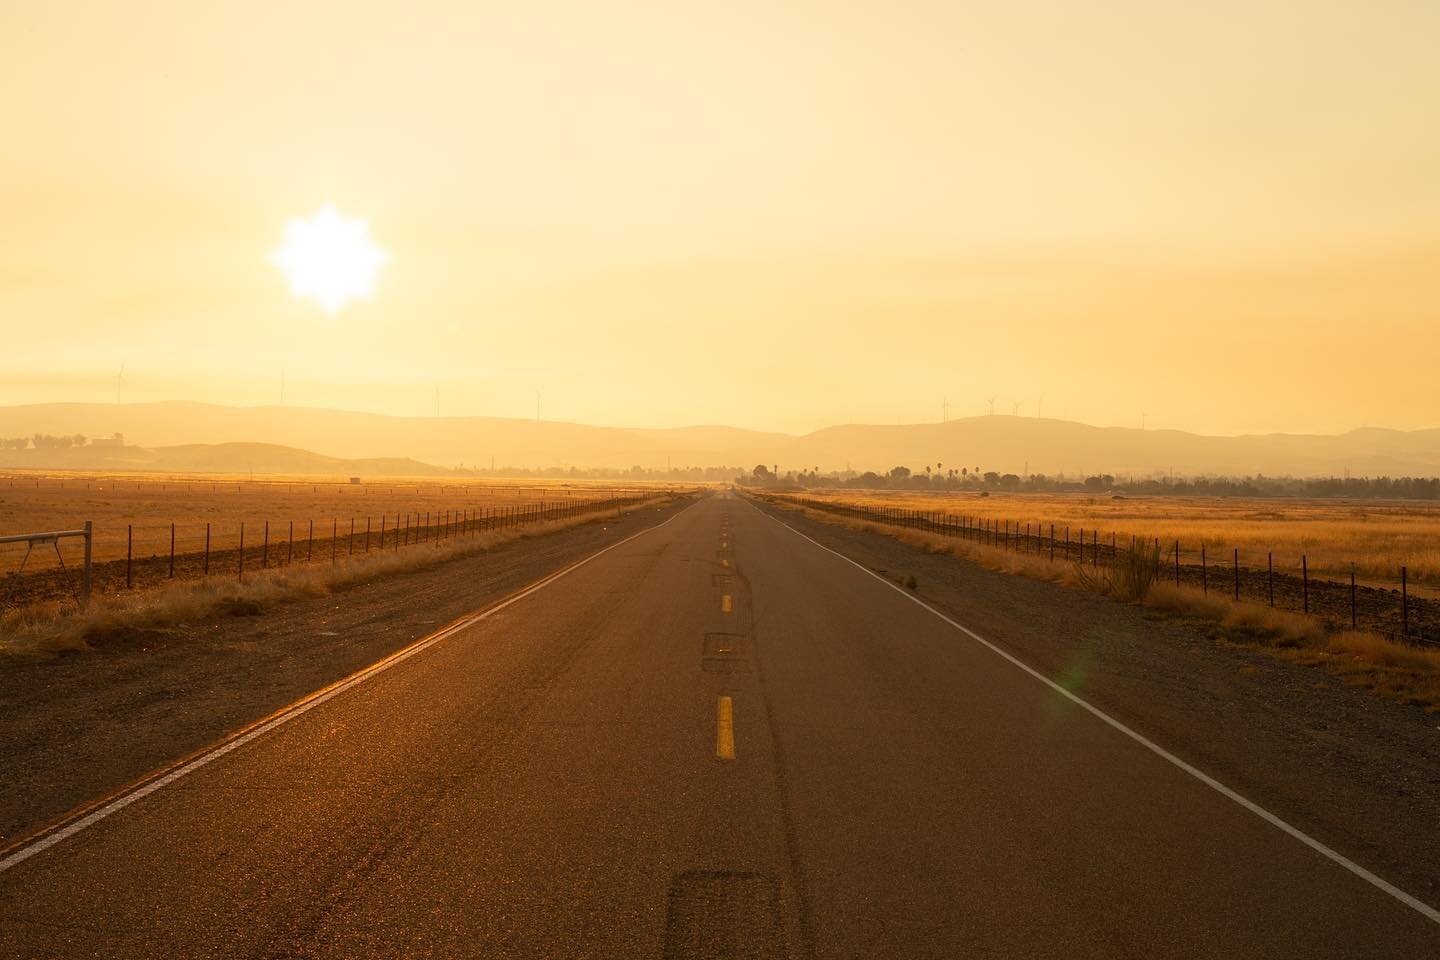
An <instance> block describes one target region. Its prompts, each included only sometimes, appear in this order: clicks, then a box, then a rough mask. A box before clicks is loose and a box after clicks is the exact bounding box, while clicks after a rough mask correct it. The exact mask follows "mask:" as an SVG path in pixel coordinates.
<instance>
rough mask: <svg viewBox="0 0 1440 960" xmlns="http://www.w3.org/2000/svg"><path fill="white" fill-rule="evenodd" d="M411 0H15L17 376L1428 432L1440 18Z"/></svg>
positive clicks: (6, 231)
mask: <svg viewBox="0 0 1440 960" xmlns="http://www.w3.org/2000/svg"><path fill="white" fill-rule="evenodd" d="M782 6H783V8H784V9H783V10H781V9H776V8H777V7H782ZM1261 8H1263V9H1261ZM395 9H396V8H394V7H393V5H390V4H375V5H369V6H367V5H362V4H353V3H347V4H334V5H328V6H327V5H321V4H312V3H295V2H293V0H290V2H286V3H251V4H227V5H223V6H222V5H219V4H178V3H176V4H145V3H136V2H125V3H118V2H117V3H18V4H17V3H11V4H7V5H6V6H5V7H4V11H3V12H0V122H3V123H4V125H5V137H4V145H5V146H4V149H3V150H0V210H3V216H0V323H3V333H4V336H5V345H6V346H5V350H4V351H3V353H0V403H19V402H32V401H48V400H64V399H72V400H105V399H113V398H114V394H115V374H116V372H117V370H118V369H119V368H120V366H121V365H122V364H124V366H125V398H126V399H130V400H145V399H164V398H191V399H201V400H212V401H218V402H226V403H241V404H250V403H268V402H274V401H276V400H277V399H278V398H279V390H280V380H281V374H282V371H283V372H284V376H285V380H286V384H287V392H286V399H287V401H288V402H291V403H297V404H299V403H305V404H312V405H327V406H341V407H354V408H361V409H370V410H379V411H382V412H393V413H424V412H432V411H433V410H434V406H435V397H436V391H437V389H438V391H439V397H440V404H441V408H442V412H444V413H446V414H464V413H476V414H494V415H500V416H533V414H534V404H535V391H536V390H537V389H538V390H540V392H541V394H542V412H543V415H544V416H545V417H546V418H556V419H570V420H580V421H586V422H596V423H609V424H630V425H655V426H667V425H676V424H683V423H697V422H715V421H723V422H729V423H734V424H737V425H742V426H751V427H757V428H764V429H780V430H790V431H801V430H808V429H813V428H815V427H818V426H821V425H825V424H828V423H834V422H841V421H860V422H894V421H896V420H897V419H901V420H905V421H916V420H934V419H938V418H939V417H940V414H941V404H942V401H944V400H945V399H948V400H949V402H950V405H951V406H950V409H951V412H952V415H955V416H960V415H968V414H974V413H982V412H984V411H985V409H986V403H987V398H989V397H991V396H995V397H997V398H998V399H997V400H996V409H997V410H1000V411H1004V412H1011V410H1012V409H1013V408H1014V404H1015V403H1016V402H1020V403H1021V406H1020V408H1019V409H1020V412H1022V413H1031V414H1033V413H1035V412H1036V409H1037V403H1038V402H1039V401H1041V398H1043V404H1044V406H1043V412H1044V413H1045V414H1046V415H1055V416H1059V415H1068V416H1069V417H1071V418H1073V419H1082V420H1086V421H1089V422H1093V423H1101V424H1121V425H1132V424H1136V423H1138V420H1139V416H1140V413H1141V412H1142V411H1144V412H1145V413H1146V414H1147V415H1148V417H1147V422H1148V424H1149V425H1151V426H1170V427H1179V428H1183V429H1192V430H1199V431H1206V432H1220V433H1234V432H1245V431H1270V430H1291V431H1310V430H1316V431H1331V430H1342V429H1346V428H1349V427H1352V426H1356V425H1360V424H1376V425H1386V426H1399V427H1421V426H1436V425H1440V391H1437V390H1435V389H1434V387H1433V382H1434V379H1435V372H1436V365H1437V362H1440V280H1437V279H1436V278H1437V277H1440V177H1437V176H1436V171H1437V170H1440V97H1437V96H1436V93H1435V92H1436V91H1437V90H1440V57H1436V56H1435V55H1434V43H1435V38H1436V37H1437V36H1440V6H1437V5H1436V4H1434V3H1430V2H1399V0H1395V2H1386V3H1381V4H1357V3H1329V2H1319V0H1310V2H1274V3H1268V4H1261V5H1257V4H1251V3H1229V2H1221V3H1211V4H1204V5H1197V4H1178V3H1176V4H1170V3H1160V4H1156V3H1141V2H1133V3H1117V2H1107V3H1099V2H1097V3H1091V4H1073V3H1033V2H1031V3H1027V2H1010V3H986V4H965V3H959V2H951V3H891V4H878V3H872V4H840V3H813V4H812V3H799V4H785V5H776V4H765V3H735V4H727V5H705V6H701V5H685V4H673V3H654V4H601V3H576V4H543V3H536V4H512V3H504V4H502V3H496V4H489V5H486V4H479V3H450V4H434V3H423V2H418V3H410V4H406V5H405V6H404V8H403V14H396V13H394V12H393V11H394V10H395ZM327 201H329V202H332V203H334V204H335V205H336V206H337V207H338V208H339V209H340V210H341V211H342V212H343V213H345V214H347V215H350V216H360V217H365V218H367V219H368V220H369V222H370V227H371V233H372V235H373V236H374V238H375V239H376V241H377V242H378V243H379V244H380V246H382V247H383V248H384V249H385V250H386V251H387V252H388V253H389V254H390V258H391V259H390V261H389V263H388V264H387V265H386V266H385V267H384V269H383V271H382V273H381V275H380V279H379V283H378V287H377V291H376V296H375V298H374V299H373V300H372V301H369V302H365V303H358V304H353V305H351V306H349V307H347V308H345V309H344V310H342V311H341V312H339V313H338V314H336V315H335V316H333V317H329V316H326V315H325V314H324V312H323V311H321V310H320V309H318V308H317V307H315V306H314V305H313V304H309V303H307V302H303V301H297V300H294V299H293V298H292V297H291V296H290V294H289V291H288V289H287V287H286V285H285V281H284V278H283V277H282V276H281V275H280V273H279V271H278V270H276V268H275V266H274V265H273V264H272V263H271V262H270V255H271V253H272V252H273V250H274V249H275V248H276V246H278V244H279V242H280V239H281V235H282V233H283V231H284V227H285V222H286V221H287V219H289V218H291V217H294V216H299V215H306V214H309V213H312V212H314V211H315V210H316V209H317V208H319V207H320V206H321V204H323V203H325V202H327Z"/></svg>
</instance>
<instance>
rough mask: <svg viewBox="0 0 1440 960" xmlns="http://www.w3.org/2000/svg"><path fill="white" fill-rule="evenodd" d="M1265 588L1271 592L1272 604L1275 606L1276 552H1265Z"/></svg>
mask: <svg viewBox="0 0 1440 960" xmlns="http://www.w3.org/2000/svg"><path fill="white" fill-rule="evenodd" d="M1265 590H1266V592H1267V593H1269V594H1270V606H1272V607H1273V606H1275V553H1274V551H1271V552H1270V553H1267V554H1265Z"/></svg>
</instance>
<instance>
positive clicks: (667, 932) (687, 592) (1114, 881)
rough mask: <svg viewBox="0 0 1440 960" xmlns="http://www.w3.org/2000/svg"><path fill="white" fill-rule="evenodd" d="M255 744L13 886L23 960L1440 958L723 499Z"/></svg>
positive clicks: (1164, 761)
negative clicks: (363, 959) (79, 959)
mask: <svg viewBox="0 0 1440 960" xmlns="http://www.w3.org/2000/svg"><path fill="white" fill-rule="evenodd" d="M987 639H989V638H987ZM994 639H995V640H996V641H997V644H998V643H1000V642H1003V639H1004V638H998V637H997V638H994ZM1062 679H1063V678H1062ZM286 718H288V719H286ZM1142 732H1143V731H1142ZM235 743H236V744H238V745H235V746H233V749H227V750H225V752H222V753H219V754H206V755H203V756H202V758H201V759H200V760H199V761H198V762H197V763H196V764H192V766H190V767H185V768H181V769H180V770H178V771H176V772H175V773H172V774H171V775H170V777H169V778H167V779H161V780H157V781H152V782H151V783H150V784H149V785H148V786H147V787H145V788H144V789H142V790H140V791H138V792H134V793H130V794H122V795H119V796H117V798H115V800H114V801H113V802H111V803H109V804H107V805H103V806H101V807H98V808H96V810H95V812H93V813H92V814H91V815H90V816H89V818H88V819H84V820H79V821H76V822H74V823H72V824H71V825H70V826H68V827H66V828H65V829H64V830H63V831H61V832H60V833H52V834H49V835H47V837H46V838H43V839H41V840H40V841H39V842H38V843H36V844H31V845H29V846H24V847H21V848H19V850H18V851H16V852H13V853H12V854H11V855H10V856H9V858H8V859H7V860H4V861H0V870H3V872H0V954H3V955H6V956H27V957H28V956H37V957H50V956H56V957H68V956H83V957H181V956H183V957H231V956H241V957H359V956H403V957H412V956H413V957H430V956H436V957H506V958H510V957H606V958H611V957H669V958H690V957H707V958H709V957H787V956H789V957H907V958H913V957H947V958H948V957H1066V958H1073V957H1197V956H1213V957H1366V958H1374V957H1406V958H1417V957H1432V956H1440V923H1437V922H1436V920H1435V919H1434V914H1433V911H1431V915H1429V916H1427V915H1426V911H1427V910H1430V908H1429V907H1427V906H1426V905H1425V904H1423V903H1421V902H1419V901H1416V900H1411V901H1410V902H1406V899H1405V898H1406V894H1405V893H1403V892H1402V891H1399V890H1397V889H1394V888H1390V889H1388V890H1387V889H1386V888H1385V881H1383V880H1381V879H1379V878H1376V877H1373V876H1370V875H1366V873H1365V871H1364V865H1363V864H1362V865H1351V866H1347V865H1346V864H1344V863H1340V862H1337V860H1336V859H1335V858H1334V856H1328V855H1327V853H1328V852H1329V848H1326V847H1323V846H1321V845H1319V844H1318V843H1310V844H1307V843H1306V842H1304V838H1303V837H1297V836H1296V835H1294V833H1292V832H1287V830H1286V829H1284V827H1283V826H1282V825H1280V824H1277V823H1276V822H1273V821H1271V820H1267V819H1266V818H1264V817H1263V816H1262V815H1261V813H1260V812H1257V810H1256V809H1252V808H1248V807H1247V806H1245V805H1243V804H1242V803H1241V802H1238V801H1237V799H1236V798H1235V797H1231V796H1226V795H1224V794H1223V793H1222V792H1220V791H1218V790H1217V789H1216V788H1215V786H1214V785H1212V784H1207V783H1206V782H1204V781H1203V780H1202V779H1200V778H1199V777H1197V775H1196V773H1198V772H1199V771H1193V772H1192V771H1190V770H1186V769H1184V768H1183V767H1182V766H1180V765H1178V764H1177V762H1176V761H1175V760H1174V759H1172V758H1170V757H1168V756H1167V755H1165V754H1164V753H1163V745H1161V746H1158V747H1152V746H1151V745H1148V744H1147V743H1145V742H1143V741H1142V740H1140V739H1138V738H1137V737H1136V736H1135V735H1132V734H1131V733H1129V732H1127V730H1126V729H1123V728H1121V727H1119V726H1117V725H1116V724H1115V723H1112V722H1108V721H1107V719H1106V716H1102V715H1100V714H1098V713H1097V712H1095V711H1093V710H1091V709H1087V707H1086V706H1085V704H1084V703H1082V702H1080V701H1078V700H1076V699H1074V698H1072V697H1069V696H1066V695H1065V693H1063V692H1062V690H1061V689H1060V688H1058V687H1056V686H1052V685H1050V684H1048V683H1047V682H1045V680H1044V679H1042V678H1040V677H1038V676H1036V675H1033V674H1032V673H1030V672H1027V671H1026V670H1025V669H1023V668H1022V667H1021V666H1020V665H1019V664H1017V663H1016V662H1014V661H1012V660H1010V659H1007V658H1006V657H1005V656H1004V655H1002V653H1001V652H999V651H998V650H996V649H993V648H991V647H990V646H987V645H986V644H985V643H983V642H982V641H980V640H979V639H977V638H975V637H973V636H970V635H968V634H966V633H965V632H964V631H962V630H961V629H959V628H958V627H957V626H956V625H954V624H952V623H950V622H947V621H946V620H945V619H943V618H942V617H940V616H937V615H936V613H935V612H933V611H931V610H929V609H927V608H926V607H924V606H922V605H920V604H919V603H917V602H915V600H914V599H912V598H911V597H910V596H907V595H906V593H905V592H904V591H903V590H900V589H897V588H896V587H895V586H893V585H892V584H890V583H888V582H886V581H885V580H884V579H882V578H880V577H877V576H875V575H873V574H871V573H869V572H867V571H866V570H864V569H863V568H861V567H859V566H857V565H855V564H854V563H852V562H850V561H849V560H847V559H845V558H843V557H841V556H839V555H837V554H835V553H832V552H830V551H828V550H827V549H825V548H823V547H821V546H819V545H818V544H816V543H815V542H813V541H811V540H809V539H807V538H805V537H803V536H802V535H800V534H799V533H797V532H795V531H794V530H791V529H788V528H787V527H786V526H784V525H782V524H781V523H780V522H778V521H777V519H775V518H773V517H771V516H768V515H766V514H764V513H762V512H761V511H759V510H758V509H756V508H755V507H754V506H752V505H751V504H750V503H748V502H746V501H743V500H740V499H738V498H735V497H733V496H729V495H720V496H715V497H711V498H708V499H705V500H702V501H700V502H699V503H697V504H696V505H694V506H692V507H690V508H689V509H687V510H684V511H681V512H680V513H678V514H675V515H674V516H673V517H672V518H671V519H669V520H668V521H667V522H665V523H664V524H663V525H660V526H657V527H655V528H653V529H651V530H650V531H649V532H645V533H641V534H639V535H637V536H635V537H634V538H633V539H630V540H627V541H623V542H621V543H620V544H619V545H617V546H614V547H613V548H611V549H609V550H608V551H607V552H604V553H602V554H600V555H598V556H596V557H595V558H594V559H592V560H590V561H589V562H586V563H583V564H582V565H580V566H578V567H575V568H573V569H571V570H570V571H569V572H568V573H565V574H564V575H563V576H561V577H559V578H558V579H555V580H553V581H551V582H549V583H547V584H545V585H543V586H541V587H540V588H539V589H537V590H535V591H533V592H531V593H529V594H522V595H520V596H519V597H518V598H517V599H514V600H513V602H511V603H509V604H508V605H506V606H503V607H502V608H499V609H495V610H493V611H492V612H491V613H489V615H488V616H484V617H483V618H481V619H478V620H475V621H473V622H470V623H468V624H467V625H464V626H462V627H460V628H458V629H455V630H453V631H451V632H449V633H448V634H445V635H444V636H442V637H441V638H439V639H436V640H432V641H430V642H428V643H427V644H426V645H423V646H422V647H420V648H416V649H415V650H414V651H413V652H412V653H411V654H410V655H408V656H406V655H402V656H399V657H396V658H394V659H391V660H389V661H386V662H385V664H384V665H382V666H381V667H380V668H378V669H377V670H375V671H374V672H372V673H370V674H368V675H366V676H365V677H364V679H362V680H360V681H359V682H355V683H353V684H351V685H348V686H345V687H340V688H335V689H333V690H331V691H329V692H328V693H327V694H325V695H322V696H321V697H319V698H316V699H315V700H311V701H308V702H306V703H304V704H302V705H301V706H300V707H298V708H297V709H296V710H295V711H293V712H292V713H290V714H284V715H282V719H281V721H280V722H277V723H276V724H275V725H273V726H271V727H268V728H260V729H259V730H258V731H253V732H252V735H250V737H249V739H242V740H240V741H235ZM1184 759H1185V758H1183V757H1182V758H1179V761H1180V762H1183V761H1184ZM1287 822H1288V821H1287ZM47 844H48V845H47Z"/></svg>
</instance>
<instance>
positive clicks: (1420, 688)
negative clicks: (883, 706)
mask: <svg viewBox="0 0 1440 960" xmlns="http://www.w3.org/2000/svg"><path fill="white" fill-rule="evenodd" d="M777 505H779V506H784V507H786V508H787V509H791V510H799V511H800V512H803V513H804V514H805V515H806V516H807V517H810V518H812V519H815V520H819V521H821V522H824V523H830V524H834V525H836V526H843V527H847V528H849V529H852V530H864V531H866V532H871V533H880V534H884V535H886V536H889V537H892V538H894V539H896V540H899V541H901V542H902V543H908V544H910V545H912V546H915V547H918V548H920V549H923V550H927V551H929V552H931V553H944V554H949V555H951V556H955V557H959V558H961V559H965V560H969V561H972V562H974V563H977V564H979V565H980V566H982V567H985V568H986V569H989V570H995V571H997V572H1000V573H1009V574H1015V575H1018V576H1024V577H1029V578H1030V579H1033V580H1045V581H1049V582H1051V583H1059V584H1063V585H1065V586H1069V587H1077V588H1081V589H1088V590H1092V591H1096V592H1100V593H1105V594H1107V595H1110V596H1111V597H1112V598H1114V599H1116V600H1117V601H1122V602H1123V601H1126V600H1130V601H1134V602H1139V603H1141V604H1143V605H1144V606H1146V607H1148V608H1151V609H1154V610H1157V611H1161V612H1164V613H1167V614H1171V615H1176V616H1183V617H1193V618H1196V619H1200V620H1205V621H1209V622H1212V623H1214V624H1215V625H1216V627H1217V637H1219V638H1221V639H1223V640H1225V641H1227V642H1230V643H1236V644H1243V645H1246V646H1249V647H1254V648H1258V649H1260V650H1263V651H1265V652H1267V653H1269V654H1271V655H1272V656H1275V657H1276V658H1277V659H1282V660H1288V661H1292V662H1298V663H1309V664H1315V665H1320V666H1323V667H1325V668H1326V669H1327V670H1328V671H1329V672H1330V673H1331V674H1333V675H1334V676H1337V677H1339V678H1341V679H1342V680H1344V681H1345V682H1346V683H1347V684H1350V685H1351V686H1355V687H1360V688H1362V689H1365V690H1368V691H1371V692H1373V693H1375V694H1378V695H1380V696H1383V697H1386V698H1388V699H1390V700H1395V701H1398V702H1400V703H1404V704H1411V705H1415V706H1420V707H1423V708H1424V709H1425V710H1426V711H1428V712H1432V713H1433V712H1440V650H1432V649H1425V648H1419V647H1413V646H1409V645H1406V644H1400V643H1396V642H1394V641H1392V640H1388V639H1386V638H1385V637H1381V636H1378V635H1376V634H1373V633H1365V632H1358V631H1345V632H1342V633H1333V634H1332V633H1330V632H1329V631H1328V629H1327V627H1326V625H1325V624H1324V623H1323V622H1322V621H1320V620H1319V619H1317V618H1315V617H1309V616H1305V615H1303V614H1299V613H1292V612H1289V611H1285V610H1276V609H1274V608H1272V607H1269V606H1267V605H1265V604H1261V603H1252V602H1248V601H1239V602H1237V601H1235V600H1232V599H1230V598H1228V597H1225V596H1222V595H1220V594H1217V593H1210V594H1206V593H1204V592H1202V591H1200V590H1198V589H1195V588H1193V587H1176V586H1174V585H1173V584H1169V583H1165V582H1163V581H1162V582H1154V583H1151V584H1149V585H1148V587H1147V589H1146V590H1145V591H1144V592H1143V595H1142V596H1139V597H1135V596H1124V595H1122V594H1121V593H1120V591H1116V590H1114V589H1113V580H1111V579H1107V578H1106V577H1103V576H1097V575H1096V574H1095V572H1094V571H1093V569H1092V568H1089V567H1085V566H1083V565H1079V564H1072V563H1061V562H1060V561H1055V562H1053V563H1052V562H1051V561H1050V560H1049V559H1048V558H1047V557H1044V556H1037V555H1035V554H1027V553H1016V552H1013V551H1008V550H1003V549H1001V548H998V547H990V546H985V545H982V544H978V543H976V542H974V541H971V540H960V539H956V538H953V537H945V536H940V535H938V534H934V533H929V532H922V531H917V530H912V529H908V528H903V527H890V526H888V525H884V524H875V523H870V522H868V521H865V520H859V519H856V518H852V517H841V516H837V515H836V514H833V513H828V512H825V511H822V510H812V509H809V508H803V507H794V506H791V505H788V504H784V503H781V504H777Z"/></svg>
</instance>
